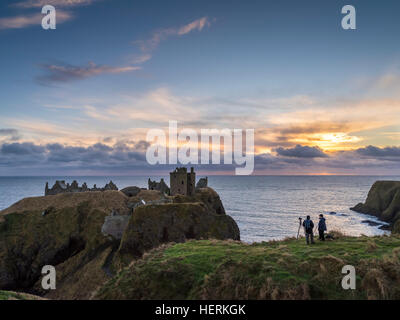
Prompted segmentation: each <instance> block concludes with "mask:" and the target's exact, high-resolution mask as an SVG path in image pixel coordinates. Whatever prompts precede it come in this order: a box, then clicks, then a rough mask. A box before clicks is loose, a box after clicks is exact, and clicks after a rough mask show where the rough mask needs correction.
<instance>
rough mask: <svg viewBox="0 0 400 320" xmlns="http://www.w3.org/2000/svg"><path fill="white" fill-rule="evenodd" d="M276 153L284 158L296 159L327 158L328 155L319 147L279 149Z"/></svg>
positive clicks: (299, 146) (298, 146)
mask: <svg viewBox="0 0 400 320" xmlns="http://www.w3.org/2000/svg"><path fill="white" fill-rule="evenodd" d="M276 153H277V154H278V155H280V156H284V157H294V158H325V157H327V155H326V154H325V153H324V152H323V151H322V150H321V149H320V148H318V147H308V146H301V145H297V146H296V147H294V148H288V149H284V148H277V149H276Z"/></svg>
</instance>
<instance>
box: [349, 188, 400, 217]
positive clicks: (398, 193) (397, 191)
mask: <svg viewBox="0 0 400 320" xmlns="http://www.w3.org/2000/svg"><path fill="white" fill-rule="evenodd" d="M350 209H351V210H353V211H357V212H360V213H365V214H370V215H374V216H376V217H378V218H379V219H381V220H383V221H386V222H389V223H392V224H394V223H395V222H396V221H398V220H400V181H377V182H375V183H374V184H373V186H372V187H371V189H370V191H369V193H368V197H367V200H366V201H365V203H359V204H357V205H356V206H355V207H353V208H350Z"/></svg>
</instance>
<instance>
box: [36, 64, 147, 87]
mask: <svg viewBox="0 0 400 320" xmlns="http://www.w3.org/2000/svg"><path fill="white" fill-rule="evenodd" d="M41 67H42V69H44V70H45V71H46V74H45V75H43V76H40V77H38V78H37V80H38V81H39V82H40V83H52V82H69V81H74V80H82V79H86V78H89V77H94V76H98V75H100V74H110V73H111V74H116V73H125V72H131V71H135V70H139V69H140V67H134V66H126V67H111V66H107V65H96V64H95V63H93V62H90V63H89V64H88V65H87V66H73V65H66V64H65V65H55V64H46V65H42V66H41Z"/></svg>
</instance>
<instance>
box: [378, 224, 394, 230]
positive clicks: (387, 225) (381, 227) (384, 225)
mask: <svg viewBox="0 0 400 320" xmlns="http://www.w3.org/2000/svg"><path fill="white" fill-rule="evenodd" d="M378 229H380V230H385V231H391V230H392V227H391V226H390V225H389V224H383V225H381V226H380V227H379V228H378Z"/></svg>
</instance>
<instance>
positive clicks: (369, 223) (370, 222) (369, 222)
mask: <svg viewBox="0 0 400 320" xmlns="http://www.w3.org/2000/svg"><path fill="white" fill-rule="evenodd" d="M361 223H365V224H368V225H369V226H371V227H376V226H380V225H382V224H381V223H378V222H375V221H371V220H363V221H361Z"/></svg>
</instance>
